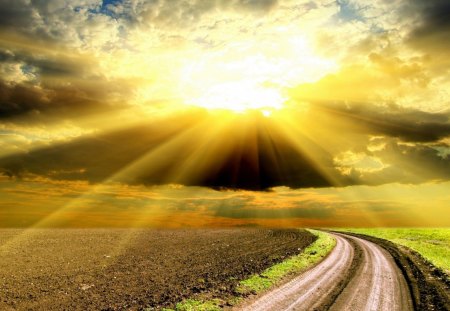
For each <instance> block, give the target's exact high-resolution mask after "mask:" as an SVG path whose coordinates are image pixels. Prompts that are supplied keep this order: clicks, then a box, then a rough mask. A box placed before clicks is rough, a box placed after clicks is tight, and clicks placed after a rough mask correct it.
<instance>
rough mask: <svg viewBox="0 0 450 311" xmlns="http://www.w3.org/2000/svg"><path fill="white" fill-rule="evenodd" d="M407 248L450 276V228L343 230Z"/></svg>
mask: <svg viewBox="0 0 450 311" xmlns="http://www.w3.org/2000/svg"><path fill="white" fill-rule="evenodd" d="M342 231H348V232H354V233H361V234H367V235H372V236H375V237H379V238H382V239H386V240H389V241H392V242H394V243H397V244H400V245H403V246H407V247H409V248H411V249H413V250H415V251H417V252H418V253H420V254H421V255H422V256H423V257H424V258H426V259H427V260H429V261H430V262H431V263H432V264H433V265H435V266H436V267H439V268H441V269H442V270H444V271H445V272H446V273H447V274H449V275H450V228H439V229H437V228H433V229H429V228H426V229H425V228H414V229H412V228H386V229H384V228H383V229H378V228H377V229H342Z"/></svg>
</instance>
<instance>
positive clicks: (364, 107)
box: [316, 102, 450, 142]
mask: <svg viewBox="0 0 450 311" xmlns="http://www.w3.org/2000/svg"><path fill="white" fill-rule="evenodd" d="M316 105H317V107H318V108H319V109H324V110H325V111H326V112H327V113H331V114H332V115H334V116H335V117H337V118H339V119H342V120H347V121H348V122H349V124H357V125H360V126H361V131H366V132H367V133H368V134H372V135H386V136H390V137H398V138H400V139H402V140H403V141H409V142H434V141H438V140H440V139H442V138H444V137H447V136H450V111H447V112H439V113H432V112H425V111H421V110H416V109H412V108H404V107H401V106H398V105H395V104H391V105H388V106H380V105H373V104H368V103H364V104H362V103H351V104H349V103H343V102H331V103H330V102H329V103H317V104H316Z"/></svg>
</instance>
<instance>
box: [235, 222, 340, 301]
mask: <svg viewBox="0 0 450 311" xmlns="http://www.w3.org/2000/svg"><path fill="white" fill-rule="evenodd" d="M310 231H311V233H313V234H314V235H316V236H317V237H318V238H317V240H316V241H315V242H314V243H312V244H311V245H309V246H308V247H307V248H306V249H305V250H304V251H303V252H302V253H301V254H299V255H297V256H294V257H291V258H289V259H287V260H285V261H283V262H280V263H278V264H276V265H274V266H272V267H270V268H268V269H267V270H265V271H264V272H263V273H261V274H255V275H253V276H251V277H250V278H248V279H246V280H243V281H241V282H240V284H239V286H238V288H237V290H238V292H240V293H242V294H248V293H260V292H261V291H264V290H267V289H268V288H270V287H272V286H273V285H275V284H277V283H279V282H280V281H281V279H283V278H284V277H286V276H287V275H289V274H291V273H298V272H302V271H304V270H306V269H308V268H309V267H311V266H313V265H315V264H316V263H318V262H319V261H321V260H322V259H323V258H324V257H325V256H326V255H327V254H328V253H329V252H330V251H331V250H332V249H333V247H334V246H335V245H336V240H335V239H334V238H333V237H332V236H331V235H329V234H328V233H325V232H321V231H317V230H310Z"/></svg>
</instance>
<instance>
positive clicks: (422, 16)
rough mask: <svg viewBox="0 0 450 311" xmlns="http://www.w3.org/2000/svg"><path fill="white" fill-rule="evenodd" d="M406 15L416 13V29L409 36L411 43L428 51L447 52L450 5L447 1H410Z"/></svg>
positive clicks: (449, 29) (449, 32)
mask: <svg viewBox="0 0 450 311" xmlns="http://www.w3.org/2000/svg"><path fill="white" fill-rule="evenodd" d="M406 7H407V10H406V13H411V12H413V13H415V14H416V16H417V20H416V23H415V27H413V28H412V30H411V32H410V34H409V40H410V42H411V43H412V44H413V45H415V46H418V47H419V48H421V49H424V50H426V51H433V50H436V49H438V50H440V51H442V52H445V51H446V50H447V49H448V48H449V47H450V45H449V42H448V40H447V38H448V37H449V35H450V3H449V2H448V1H446V0H435V1H420V0H415V1H408V4H407V5H406Z"/></svg>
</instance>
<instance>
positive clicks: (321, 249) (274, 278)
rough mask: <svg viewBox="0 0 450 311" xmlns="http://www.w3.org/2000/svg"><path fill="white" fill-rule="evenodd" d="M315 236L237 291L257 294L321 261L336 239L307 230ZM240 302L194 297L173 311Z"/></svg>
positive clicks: (207, 310)
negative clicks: (300, 248)
mask: <svg viewBox="0 0 450 311" xmlns="http://www.w3.org/2000/svg"><path fill="white" fill-rule="evenodd" d="M309 231H310V232H311V233H313V234H314V235H316V236H317V240H316V241H315V242H314V243H312V244H311V245H309V246H308V247H307V248H305V250H304V251H303V252H302V253H300V254H298V255H297V256H294V257H291V258H289V259H287V260H285V261H283V262H280V263H278V264H276V265H274V266H272V267H270V268H268V269H266V270H265V271H264V272H262V273H261V274H255V275H253V276H251V277H250V278H248V279H246V280H243V281H241V282H240V283H239V285H238V287H237V292H238V293H240V294H243V295H247V294H257V293H261V292H262V291H264V290H267V289H269V288H271V287H272V286H274V285H276V284H277V283H279V282H280V281H281V280H282V279H283V278H284V277H286V276H288V275H290V274H292V273H299V272H302V271H304V270H306V269H308V268H309V267H311V266H313V265H315V264H316V263H318V262H319V261H321V260H322V259H323V258H324V257H325V256H326V255H328V253H329V252H330V251H331V250H332V249H333V248H334V246H335V245H336V240H335V239H334V238H333V237H332V236H331V235H329V234H328V233H325V232H322V231H317V230H309ZM241 301H242V299H241V298H239V297H233V298H231V299H229V300H227V301H223V300H221V299H214V300H196V299H187V300H184V301H182V302H179V303H177V304H176V306H175V309H174V310H175V311H216V310H221V309H222V308H221V305H225V304H228V305H236V304H238V303H240V302H241ZM164 310H165V311H174V310H173V309H164Z"/></svg>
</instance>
